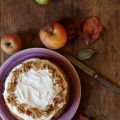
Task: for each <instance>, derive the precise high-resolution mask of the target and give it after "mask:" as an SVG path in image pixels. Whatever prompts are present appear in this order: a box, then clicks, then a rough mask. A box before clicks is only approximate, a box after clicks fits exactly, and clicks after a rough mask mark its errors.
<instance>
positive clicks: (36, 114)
mask: <svg viewBox="0 0 120 120" xmlns="http://www.w3.org/2000/svg"><path fill="white" fill-rule="evenodd" d="M3 96H4V99H5V102H6V105H7V107H8V109H9V111H10V112H11V113H12V114H13V115H14V116H15V117H16V118H17V119H19V120H51V119H52V118H53V117H56V116H57V117H58V116H59V115H60V114H61V113H62V112H63V110H64V108H65V106H66V104H67V102H68V82H67V77H66V76H65V74H64V72H63V71H62V70H61V69H60V68H59V67H58V66H57V65H56V64H54V63H52V62H51V61H49V60H46V59H38V58H33V59H29V60H26V61H24V62H23V63H22V64H19V65H17V66H16V67H14V68H13V69H12V70H11V72H10V74H9V75H8V77H7V78H6V81H5V90H4V93H3Z"/></svg>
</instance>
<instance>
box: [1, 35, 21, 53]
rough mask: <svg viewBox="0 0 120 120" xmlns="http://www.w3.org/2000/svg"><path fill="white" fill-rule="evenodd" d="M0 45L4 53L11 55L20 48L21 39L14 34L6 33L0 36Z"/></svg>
mask: <svg viewBox="0 0 120 120" xmlns="http://www.w3.org/2000/svg"><path fill="white" fill-rule="evenodd" d="M0 45H1V48H2V50H3V51H4V52H5V53H6V54H9V55H12V54H14V53H16V52H18V51H20V50H21V48H22V41H21V39H20V37H19V36H18V35H16V34H7V35H5V36H3V37H2V39H1V42H0Z"/></svg>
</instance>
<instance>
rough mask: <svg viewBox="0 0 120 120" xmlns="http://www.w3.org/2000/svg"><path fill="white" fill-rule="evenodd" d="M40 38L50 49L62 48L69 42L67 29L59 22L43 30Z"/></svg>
mask: <svg viewBox="0 0 120 120" xmlns="http://www.w3.org/2000/svg"><path fill="white" fill-rule="evenodd" d="M39 37H40V39H41V41H42V43H43V44H44V45H45V46H46V47H47V48H49V49H59V48H62V47H63V46H64V45H65V44H66V42H67V33H66V31H65V28H64V27H63V26H62V25H61V24H60V23H58V22H55V23H52V24H50V25H46V26H44V27H43V28H41V29H40V33H39Z"/></svg>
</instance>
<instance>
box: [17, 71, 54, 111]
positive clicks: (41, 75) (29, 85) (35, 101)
mask: <svg viewBox="0 0 120 120" xmlns="http://www.w3.org/2000/svg"><path fill="white" fill-rule="evenodd" d="M18 79H19V82H18V84H17V86H16V90H15V95H16V97H17V101H18V103H20V104H22V103H24V104H28V105H30V106H31V107H38V106H39V107H40V108H42V109H44V108H45V107H46V106H47V105H49V104H51V103H52V102H53V90H52V87H53V82H52V74H51V73H49V71H48V70H47V69H46V70H33V69H31V70H29V71H28V72H27V73H26V74H21V75H20V76H19V78H18Z"/></svg>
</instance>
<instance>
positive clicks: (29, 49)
mask: <svg viewBox="0 0 120 120" xmlns="http://www.w3.org/2000/svg"><path fill="white" fill-rule="evenodd" d="M36 51H44V52H46V53H48V54H52V55H54V56H58V57H59V58H61V59H62V60H63V61H64V62H66V64H68V65H69V66H70V67H71V69H72V72H74V74H75V77H76V81H77V82H78V84H79V90H78V89H77V92H78V93H77V94H78V96H79V97H77V98H76V103H75V106H74V108H72V109H71V110H69V113H70V112H71V114H69V116H68V118H69V119H72V118H73V116H74V115H75V113H76V112H77V109H78V107H79V104H80V99H81V83H80V78H79V76H78V73H77V71H76V69H75V68H74V66H73V65H72V64H71V63H70V62H69V61H68V60H67V58H65V57H64V56H63V55H61V54H59V53H58V52H56V51H53V50H50V49H46V48H28V49H24V50H22V51H20V52H18V53H16V54H14V55H12V56H11V57H9V58H8V59H7V60H6V61H5V62H4V64H3V65H2V66H1V67H0V75H1V73H2V72H3V70H4V69H5V68H6V66H7V65H8V64H9V63H10V62H11V61H12V60H13V59H14V58H15V57H17V56H20V55H23V54H25V53H27V52H28V53H30V52H36ZM4 81H5V80H4ZM0 84H1V82H0ZM0 96H2V95H0ZM0 106H1V105H0ZM0 116H1V118H2V119H3V120H8V119H9V118H8V117H7V116H6V114H5V113H3V111H2V107H0ZM68 118H67V119H64V120H69V119H68ZM58 120H63V119H62V118H61V117H60V118H58Z"/></svg>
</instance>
